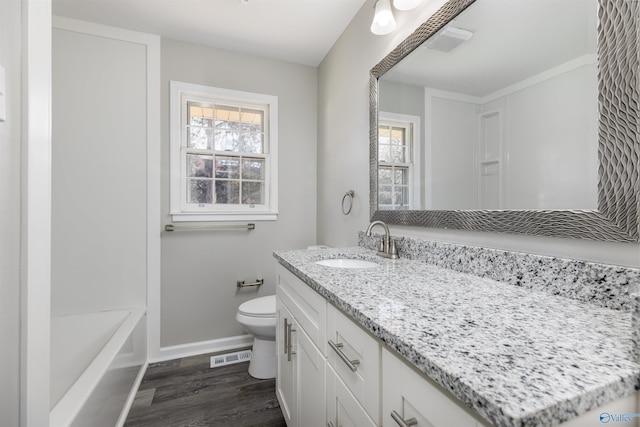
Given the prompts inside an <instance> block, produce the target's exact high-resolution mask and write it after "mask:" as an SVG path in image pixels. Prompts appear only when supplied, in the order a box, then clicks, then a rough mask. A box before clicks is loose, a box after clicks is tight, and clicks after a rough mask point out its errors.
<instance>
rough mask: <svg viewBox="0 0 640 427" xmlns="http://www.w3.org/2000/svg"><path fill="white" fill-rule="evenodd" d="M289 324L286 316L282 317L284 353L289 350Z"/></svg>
mask: <svg viewBox="0 0 640 427" xmlns="http://www.w3.org/2000/svg"><path fill="white" fill-rule="evenodd" d="M288 332H289V325H288V323H287V318H286V317H285V318H284V339H283V341H284V354H287V351H288V350H289V333H288Z"/></svg>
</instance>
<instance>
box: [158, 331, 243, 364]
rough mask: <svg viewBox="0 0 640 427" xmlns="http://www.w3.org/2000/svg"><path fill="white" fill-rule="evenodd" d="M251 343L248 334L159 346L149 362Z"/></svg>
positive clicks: (225, 349) (235, 347)
mask: <svg viewBox="0 0 640 427" xmlns="http://www.w3.org/2000/svg"><path fill="white" fill-rule="evenodd" d="M252 344H253V336H251V335H248V334H247V335H237V336H235V337H227V338H220V339H215V340H209V341H199V342H192V343H187V344H178V345H173V346H169V347H163V348H161V349H160V353H159V354H158V355H157V356H156V357H154V358H150V359H149V362H164V361H165V360H173V359H180V358H182V357H190V356H197V355H199V354H207V353H215V352H219V351H227V350H236V349H239V348H243V347H249V346H251V345H252Z"/></svg>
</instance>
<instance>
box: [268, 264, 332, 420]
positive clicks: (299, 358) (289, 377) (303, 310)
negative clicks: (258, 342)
mask: <svg viewBox="0 0 640 427" xmlns="http://www.w3.org/2000/svg"><path fill="white" fill-rule="evenodd" d="M276 292H277V298H276V312H277V322H278V323H277V327H276V341H277V346H276V351H277V359H278V370H277V377H276V396H277V398H278V402H279V403H280V407H281V408H282V413H283V415H284V418H285V421H286V423H287V426H288V427H298V426H300V427H307V426H309V427H313V426H318V427H324V426H326V418H325V416H326V402H325V395H326V387H325V381H326V358H325V355H324V353H323V351H322V350H321V347H322V348H324V346H322V345H321V344H323V343H324V337H325V331H326V305H327V303H326V300H325V299H324V298H323V297H321V296H320V295H318V294H317V293H316V292H314V291H313V290H312V289H311V288H309V287H308V286H307V285H305V284H304V283H302V282H301V281H300V280H299V279H298V278H296V277H295V276H294V275H293V274H291V273H290V272H289V271H287V270H285V269H284V268H280V266H279V268H278V286H277V291H276ZM321 337H322V338H321ZM320 339H322V341H320Z"/></svg>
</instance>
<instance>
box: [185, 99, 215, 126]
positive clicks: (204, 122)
mask: <svg viewBox="0 0 640 427" xmlns="http://www.w3.org/2000/svg"><path fill="white" fill-rule="evenodd" d="M187 110H188V114H189V118H188V119H187V123H188V124H189V125H191V126H204V127H212V126H213V107H212V106H206V105H204V106H203V105H202V104H199V103H195V102H187Z"/></svg>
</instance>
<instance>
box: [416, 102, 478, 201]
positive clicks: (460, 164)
mask: <svg viewBox="0 0 640 427" xmlns="http://www.w3.org/2000/svg"><path fill="white" fill-rule="evenodd" d="M430 101H431V109H430V110H431V116H430V117H428V118H427V123H430V128H431V132H429V131H427V135H426V136H425V138H426V140H427V146H430V150H427V153H429V152H430V156H431V159H430V160H427V164H430V165H431V170H427V171H426V172H425V173H426V174H430V175H431V184H432V187H431V188H432V194H431V203H432V206H433V208H434V209H468V208H469V205H470V204H472V203H473V200H474V187H475V184H474V180H475V172H474V171H475V170H476V167H475V164H474V157H475V155H474V152H475V144H476V136H475V134H476V126H475V116H476V108H477V107H476V105H475V104H473V103H470V102H465V101H459V100H455V99H447V98H443V97H440V96H433V97H430ZM427 155H429V154H427Z"/></svg>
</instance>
